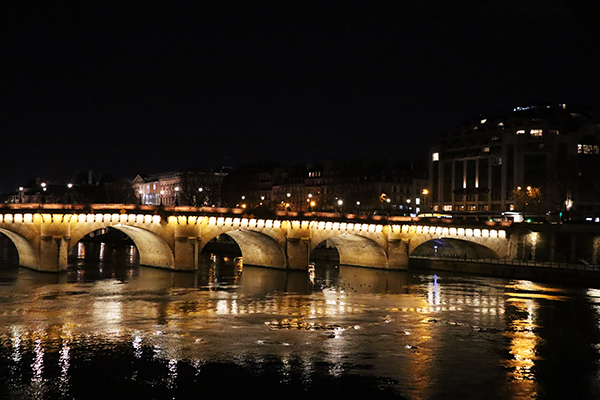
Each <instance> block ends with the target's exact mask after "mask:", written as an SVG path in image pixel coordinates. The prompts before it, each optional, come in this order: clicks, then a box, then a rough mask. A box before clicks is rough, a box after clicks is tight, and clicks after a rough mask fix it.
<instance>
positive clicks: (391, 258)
mask: <svg viewBox="0 0 600 400" xmlns="http://www.w3.org/2000/svg"><path fill="white" fill-rule="evenodd" d="M387 253H388V268H389V269H400V270H402V269H408V243H406V242H404V241H403V240H402V239H390V240H389V241H388V252H387Z"/></svg>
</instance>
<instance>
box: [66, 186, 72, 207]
mask: <svg viewBox="0 0 600 400" xmlns="http://www.w3.org/2000/svg"><path fill="white" fill-rule="evenodd" d="M72 187H73V184H72V183H68V184H67V204H71V188H72Z"/></svg>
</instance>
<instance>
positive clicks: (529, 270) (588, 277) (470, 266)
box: [409, 257, 600, 288]
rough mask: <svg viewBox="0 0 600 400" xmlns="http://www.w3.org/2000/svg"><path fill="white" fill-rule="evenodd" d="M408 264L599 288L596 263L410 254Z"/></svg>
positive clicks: (420, 267) (425, 268)
mask: <svg viewBox="0 0 600 400" xmlns="http://www.w3.org/2000/svg"><path fill="white" fill-rule="evenodd" d="M409 267H410V268H411V269H412V268H416V269H424V270H437V271H451V272H459V273H465V274H474V275H481V276H492V277H498V278H509V279H527V280H535V281H541V282H552V283H569V284H584V285H587V286H591V287H599V288H600V270H599V268H598V266H597V265H586V264H581V265H578V264H558V263H535V262H527V261H523V262H520V261H516V260H515V261H512V260H498V259H494V260H491V259H490V260H455V259H426V258H412V257H411V258H410V261H409Z"/></svg>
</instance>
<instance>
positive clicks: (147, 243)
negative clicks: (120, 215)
mask: <svg viewBox="0 0 600 400" xmlns="http://www.w3.org/2000/svg"><path fill="white" fill-rule="evenodd" d="M100 228H113V229H116V230H118V231H121V232H123V233H124V234H126V235H127V236H129V237H130V238H131V240H133V243H134V244H135V247H136V248H137V250H138V254H139V257H140V265H145V266H149V267H157V268H168V269H172V268H175V257H174V255H173V250H172V249H171V247H170V246H169V244H168V243H167V242H166V240H165V239H164V238H162V237H161V236H160V235H158V234H157V233H155V232H152V231H149V230H147V229H144V228H140V227H137V226H130V225H123V224H115V225H112V224H102V225H97V224H91V225H89V226H88V227H87V229H85V230H79V231H78V232H77V235H76V237H73V238H72V240H71V241H70V248H69V251H70V250H71V249H72V248H73V247H74V246H75V245H76V244H77V243H78V242H79V240H81V239H82V238H83V237H84V236H86V235H88V234H90V233H91V232H93V231H95V230H98V229H100Z"/></svg>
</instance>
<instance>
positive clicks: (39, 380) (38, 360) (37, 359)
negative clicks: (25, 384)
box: [31, 331, 44, 395]
mask: <svg viewBox="0 0 600 400" xmlns="http://www.w3.org/2000/svg"><path fill="white" fill-rule="evenodd" d="M36 334H37V335H39V336H43V335H44V332H42V331H38V332H36ZM33 352H34V353H35V355H34V357H33V362H32V363H31V372H32V376H31V386H32V387H33V390H34V392H35V393H36V394H38V395H40V394H41V393H42V392H43V389H44V378H43V376H42V374H43V372H44V348H43V347H42V339H41V338H38V339H36V340H35V345H34V348H33Z"/></svg>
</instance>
